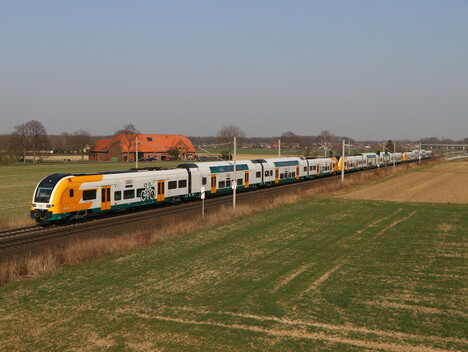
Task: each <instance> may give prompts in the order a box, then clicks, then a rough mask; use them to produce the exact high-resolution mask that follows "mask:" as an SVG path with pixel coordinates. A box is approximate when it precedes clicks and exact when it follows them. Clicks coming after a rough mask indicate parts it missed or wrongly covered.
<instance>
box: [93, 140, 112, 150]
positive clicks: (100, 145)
mask: <svg viewBox="0 0 468 352" xmlns="http://www.w3.org/2000/svg"><path fill="white" fill-rule="evenodd" d="M112 142H113V140H112V139H98V140H97V141H96V142H95V143H94V145H93V146H92V147H91V148H90V149H89V150H90V151H92V152H107V151H109V149H110V147H111V145H112Z"/></svg>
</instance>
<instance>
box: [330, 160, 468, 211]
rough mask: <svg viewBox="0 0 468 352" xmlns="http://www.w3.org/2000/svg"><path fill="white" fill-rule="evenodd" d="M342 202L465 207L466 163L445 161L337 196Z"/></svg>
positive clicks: (467, 200)
mask: <svg viewBox="0 0 468 352" xmlns="http://www.w3.org/2000/svg"><path fill="white" fill-rule="evenodd" d="M338 197H340V198H346V199H370V200H386V201H394V202H429V203H459V204H468V161H467V160H464V161H456V162H445V163H443V164H439V165H437V166H434V167H431V168H425V169H421V170H420V171H413V172H410V173H407V174H404V175H401V176H398V177H395V178H392V179H390V180H387V181H384V182H382V183H378V184H375V185H372V186H364V187H361V188H359V189H357V190H354V191H350V192H346V193H342V194H339V195H338Z"/></svg>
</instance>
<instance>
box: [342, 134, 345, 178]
mask: <svg viewBox="0 0 468 352" xmlns="http://www.w3.org/2000/svg"><path fill="white" fill-rule="evenodd" d="M341 160H342V163H341V182H344V169H345V140H344V139H343V151H342V153H341Z"/></svg>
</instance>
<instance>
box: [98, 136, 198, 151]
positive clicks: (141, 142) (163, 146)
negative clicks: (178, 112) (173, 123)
mask: <svg viewBox="0 0 468 352" xmlns="http://www.w3.org/2000/svg"><path fill="white" fill-rule="evenodd" d="M136 137H138V151H139V152H141V153H145V152H146V153H152V152H163V153H164V152H167V151H168V150H169V149H171V148H174V147H176V145H177V144H179V142H181V143H182V144H184V145H185V147H186V149H187V153H195V147H194V146H193V144H192V142H191V141H190V140H189V139H188V138H187V137H185V136H184V135H181V134H138V135H136ZM114 142H120V147H121V149H122V152H127V143H126V141H125V137H124V135H122V134H120V135H117V136H115V137H114V138H112V139H99V140H97V141H96V143H95V144H94V146H93V147H92V148H91V149H90V151H92V152H107V151H108V150H109V148H110V147H111V146H112V144H113V143H114ZM130 152H135V143H134V142H133V143H132V145H131V146H130Z"/></svg>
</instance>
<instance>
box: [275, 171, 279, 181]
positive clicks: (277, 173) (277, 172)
mask: <svg viewBox="0 0 468 352" xmlns="http://www.w3.org/2000/svg"><path fill="white" fill-rule="evenodd" d="M275 183H279V169H275Z"/></svg>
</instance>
